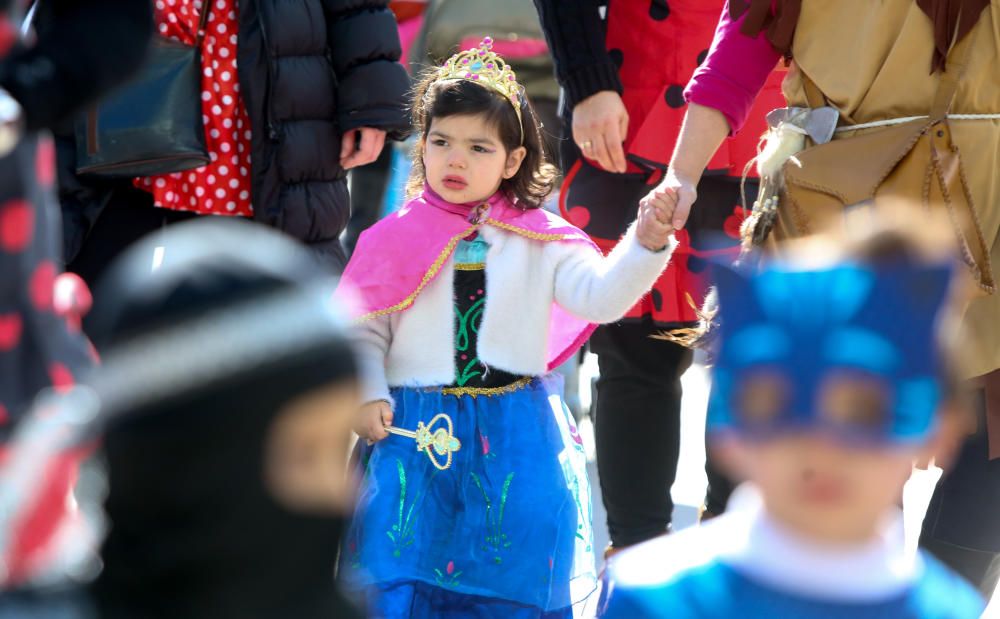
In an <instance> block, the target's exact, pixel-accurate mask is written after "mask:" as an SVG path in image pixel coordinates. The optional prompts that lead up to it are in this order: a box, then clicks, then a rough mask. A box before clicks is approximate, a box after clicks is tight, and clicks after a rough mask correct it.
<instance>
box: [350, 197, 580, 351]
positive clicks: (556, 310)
mask: <svg viewBox="0 0 1000 619" xmlns="http://www.w3.org/2000/svg"><path fill="white" fill-rule="evenodd" d="M477 206H480V207H481V208H478V209H477V208H476V207H477ZM483 209H484V212H483V213H482V214H481V215H480V217H479V220H480V223H478V224H477V223H473V221H474V219H475V215H476V213H477V212H479V211H480V210H483ZM480 226H493V227H496V228H500V229H502V230H504V231H506V232H510V233H512V234H520V235H522V236H525V237H527V238H529V239H532V240H535V241H539V242H560V243H584V244H586V245H588V246H589V247H592V248H593V250H594V251H595V252H598V253H600V250H599V249H598V248H597V246H596V245H595V244H594V243H593V241H591V240H590V237H588V236H587V235H586V234H584V233H583V231H581V230H580V229H578V228H576V227H574V226H572V225H570V224H569V223H567V222H566V221H564V220H563V219H561V218H559V217H558V216H556V215H553V214H551V213H548V212H547V211H545V210H543V209H528V210H522V209H520V208H518V207H517V206H515V205H514V204H513V203H512V202H511V201H510V200H509V199H508V198H507V197H506V196H505V195H504V194H503V192H497V193H495V194H494V195H493V196H492V197H491V198H490V199H489V200H488V201H487V202H486V203H485V204H484V205H474V204H452V203H451V202H448V201H446V200H445V199H444V198H442V197H441V196H439V195H437V194H436V193H434V192H433V191H432V190H431V189H430V188H429V187H425V188H424V192H423V193H422V194H421V195H420V197H418V198H415V199H413V200H410V201H409V202H407V203H406V204H405V205H404V206H403V208H401V209H400V210H399V211H397V212H396V213H394V214H392V215H390V216H389V217H387V218H385V219H383V220H382V221H380V222H378V223H377V224H375V225H374V226H372V227H371V228H369V229H368V230H366V231H365V232H364V233H363V234H362V235H361V238H360V239H359V240H358V244H357V248H356V249H355V251H354V255H353V256H352V257H351V260H350V262H349V263H348V264H347V269H346V270H345V271H344V275H343V278H342V279H341V285H340V289H339V291H338V292H339V294H340V296H341V297H342V298H349V299H350V300H351V301H353V303H348V306H352V307H353V310H352V313H353V315H354V318H355V319H356V320H358V321H359V322H361V321H365V320H370V319H372V318H375V317H376V316H385V315H389V314H394V313H396V312H402V311H405V310H406V309H408V308H409V307H410V306H411V305H413V301H414V300H415V299H416V297H417V295H418V294H420V291H421V290H423V289H424V287H425V286H427V284H429V283H431V282H432V281H434V278H436V277H437V276H438V274H440V272H441V270H442V268H443V267H444V266H445V265H446V264H447V261H448V258H449V257H450V256H451V254H452V252H454V251H455V247H457V246H458V243H459V241H461V240H462V239H464V238H466V237H468V236H469V235H470V234H472V233H473V232H475V231H476V229H477V228H479V227H480ZM595 327H596V325H594V324H592V323H590V322H588V321H586V320H583V319H581V318H577V317H576V316H573V315H571V314H570V313H569V312H567V311H566V310H564V309H563V308H561V307H560V306H559V305H558V304H555V303H553V305H552V319H551V323H550V325H549V341H548V348H547V360H548V369H549V371H551V370H553V369H555V368H556V367H558V366H559V365H561V364H562V363H563V362H564V361H565V360H566V359H568V358H569V357H570V356H572V355H573V353H575V352H576V351H577V350H579V348H580V347H581V346H583V344H584V342H586V341H587V338H589V337H590V334H591V333H592V332H593V331H594V328H595Z"/></svg>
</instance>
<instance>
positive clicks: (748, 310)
mask: <svg viewBox="0 0 1000 619" xmlns="http://www.w3.org/2000/svg"><path fill="white" fill-rule="evenodd" d="M716 276H717V277H716V280H717V287H718V294H719V307H720V315H721V326H720V327H719V329H720V331H719V337H720V348H719V351H718V356H717V362H716V365H715V369H714V378H713V388H712V393H711V396H710V398H709V406H708V424H709V429H710V430H726V429H728V430H735V431H737V432H740V433H741V434H744V435H748V436H749V437H751V438H753V437H766V436H770V435H773V434H775V433H779V432H785V431H789V430H810V431H813V430H823V431H830V432H832V433H833V434H834V435H835V436H838V437H841V438H843V439H844V440H847V441H850V442H856V441H859V440H860V441H874V442H890V443H906V442H919V441H921V440H923V439H925V438H926V437H927V435H928V434H929V433H930V432H931V431H932V430H933V429H934V426H935V422H934V420H935V418H936V413H937V409H938V407H939V405H940V404H941V398H942V387H941V376H942V374H941V371H942V366H941V359H940V356H939V353H938V350H937V346H936V345H935V342H934V339H935V338H934V336H933V334H934V329H935V324H936V320H937V316H938V314H939V312H940V310H941V308H942V306H943V304H944V300H945V296H946V293H947V290H948V286H949V282H950V276H951V269H950V268H949V267H947V266H944V265H921V266H918V267H914V266H913V265H912V264H911V265H904V264H890V265H879V266H878V267H871V266H860V265H854V264H849V263H840V264H837V265H834V266H832V267H829V268H824V269H820V270H810V271H801V270H790V269H789V268H788V267H787V266H782V265H780V264H777V265H771V266H770V267H768V268H767V270H765V271H763V272H760V273H757V274H754V275H750V276H747V275H744V274H741V273H737V272H736V271H733V270H730V269H726V268H717V269H716Z"/></svg>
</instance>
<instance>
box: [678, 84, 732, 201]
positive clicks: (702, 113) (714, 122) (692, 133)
mask: <svg viewBox="0 0 1000 619" xmlns="http://www.w3.org/2000/svg"><path fill="white" fill-rule="evenodd" d="M728 135H729V123H728V122H727V121H726V117H725V116H724V115H723V114H722V112H720V111H719V110H716V109H714V108H711V107H706V106H704V105H698V104H696V103H691V104H689V105H688V110H687V114H685V116H684V124H683V125H682V127H681V133H680V136H679V137H678V139H677V145H676V146H675V147H674V155H673V157H672V158H671V160H670V169H671V170H673V172H674V174H675V175H677V176H678V177H683V178H684V179H686V180H689V181H691V183H692V184H693V185H695V186H697V184H698V181H699V180H700V179H701V175H702V173H703V172H704V171H705V167H706V166H708V162H709V161H711V159H712V156H713V155H715V152H716V151H717V150H718V149H719V146H720V145H721V144H722V141H723V140H725V139H726V136H728Z"/></svg>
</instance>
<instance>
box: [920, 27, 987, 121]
mask: <svg viewBox="0 0 1000 619" xmlns="http://www.w3.org/2000/svg"><path fill="white" fill-rule="evenodd" d="M976 30H977V29H976V28H973V29H972V30H971V31H969V34H967V35H965V37H963V38H962V39H961V40H960V41H956V42H955V43H954V44H953V45H952V47H951V50H950V51H949V52H948V58H947V59H946V61H947V65H946V66H945V70H944V71H943V72H942V73H941V79H940V80H939V81H938V87H937V91H936V92H935V93H934V102H933V103H932V104H931V112H930V118H931V120H933V121H934V122H937V121H940V120H944V119H945V118H946V117H947V116H948V112H949V111H950V110H951V106H952V103H954V102H955V95H956V94H958V85H959V82H961V80H962V76H964V75H965V69H966V67H968V66H969V58H971V57H972V41H973V40H974V39H975V38H976Z"/></svg>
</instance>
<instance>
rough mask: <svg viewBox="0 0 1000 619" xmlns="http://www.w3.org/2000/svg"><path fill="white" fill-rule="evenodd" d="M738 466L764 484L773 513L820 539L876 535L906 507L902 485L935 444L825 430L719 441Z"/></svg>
mask: <svg viewBox="0 0 1000 619" xmlns="http://www.w3.org/2000/svg"><path fill="white" fill-rule="evenodd" d="M717 447H718V449H719V455H720V456H721V458H722V460H723V461H724V462H725V463H726V464H727V465H728V468H729V469H730V471H731V472H733V473H737V474H738V475H740V476H742V477H745V478H748V479H750V480H752V481H753V483H754V484H755V485H756V486H757V487H758V488H759V489H760V491H761V494H762V496H763V499H764V503H765V505H766V506H767V510H768V513H769V514H770V515H771V516H772V517H774V518H776V519H777V520H778V522H780V523H781V524H783V525H785V526H787V527H788V528H790V529H792V530H793V531H796V532H798V533H799V534H801V535H803V536H804V537H807V538H810V539H813V540H815V541H817V542H829V543H853V542H863V541H866V540H869V539H872V538H873V537H874V536H875V535H876V534H877V533H878V531H879V529H880V526H881V524H882V522H883V518H884V516H885V514H886V513H887V512H888V510H890V509H891V508H892V507H893V506H896V505H900V504H901V500H902V491H903V484H905V483H906V480H907V479H908V478H909V476H910V473H911V471H912V468H913V463H914V461H915V460H916V459H918V458H920V457H921V456H923V455H924V454H923V452H924V451H925V450H927V449H929V448H917V447H900V446H888V445H866V446H863V447H859V446H852V447H848V446H846V445H845V444H844V443H841V442H838V441H836V440H834V439H831V438H827V437H825V436H822V435H818V434H789V435H785V436H780V437H773V438H770V439H767V440H762V441H745V440H742V439H733V438H730V439H726V441H724V442H723V443H721V444H719V445H717Z"/></svg>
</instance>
